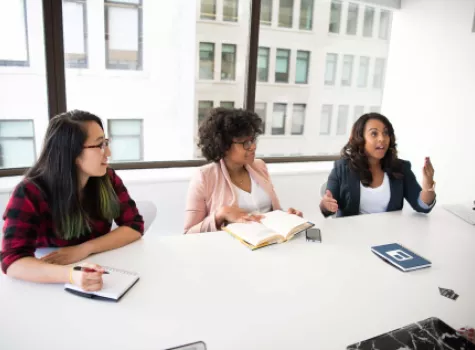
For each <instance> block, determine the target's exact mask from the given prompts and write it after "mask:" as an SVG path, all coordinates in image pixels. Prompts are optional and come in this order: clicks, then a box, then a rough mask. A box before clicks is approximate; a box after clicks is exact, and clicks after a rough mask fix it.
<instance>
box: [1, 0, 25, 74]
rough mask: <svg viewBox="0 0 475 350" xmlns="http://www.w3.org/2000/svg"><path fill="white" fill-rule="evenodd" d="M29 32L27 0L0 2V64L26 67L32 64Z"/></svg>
mask: <svg viewBox="0 0 475 350" xmlns="http://www.w3.org/2000/svg"><path fill="white" fill-rule="evenodd" d="M27 32H28V26H27V9H26V8H25V1H24V0H8V1H2V2H1V4H0V33H1V34H0V66H20V67H26V66H29V65H30V62H29V52H28V37H27ZM7 33H8V34H7Z"/></svg>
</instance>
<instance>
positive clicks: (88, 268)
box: [73, 266, 109, 275]
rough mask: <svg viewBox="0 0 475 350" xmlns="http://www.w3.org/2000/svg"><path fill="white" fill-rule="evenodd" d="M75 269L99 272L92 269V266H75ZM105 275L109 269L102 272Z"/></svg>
mask: <svg viewBox="0 0 475 350" xmlns="http://www.w3.org/2000/svg"><path fill="white" fill-rule="evenodd" d="M73 270H74V271H84V272H99V271H96V270H94V269H91V268H90V267H83V266H74V268H73ZM102 274H103V275H107V274H109V271H104V272H103V273H102Z"/></svg>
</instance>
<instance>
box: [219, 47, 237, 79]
mask: <svg viewBox="0 0 475 350" xmlns="http://www.w3.org/2000/svg"><path fill="white" fill-rule="evenodd" d="M235 79H236V45H231V44H223V46H222V52H221V80H235Z"/></svg>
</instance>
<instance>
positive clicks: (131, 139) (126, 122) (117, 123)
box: [107, 119, 143, 162]
mask: <svg viewBox="0 0 475 350" xmlns="http://www.w3.org/2000/svg"><path fill="white" fill-rule="evenodd" d="M142 123H143V120H142V119H109V121H108V123H107V124H108V129H109V137H110V139H111V142H110V150H111V159H112V160H113V161H115V162H125V161H140V160H143V134H142V130H143V128H142Z"/></svg>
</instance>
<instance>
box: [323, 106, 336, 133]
mask: <svg viewBox="0 0 475 350" xmlns="http://www.w3.org/2000/svg"><path fill="white" fill-rule="evenodd" d="M332 115H333V106H332V105H323V106H322V113H321V115H320V135H330V131H331V124H332Z"/></svg>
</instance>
